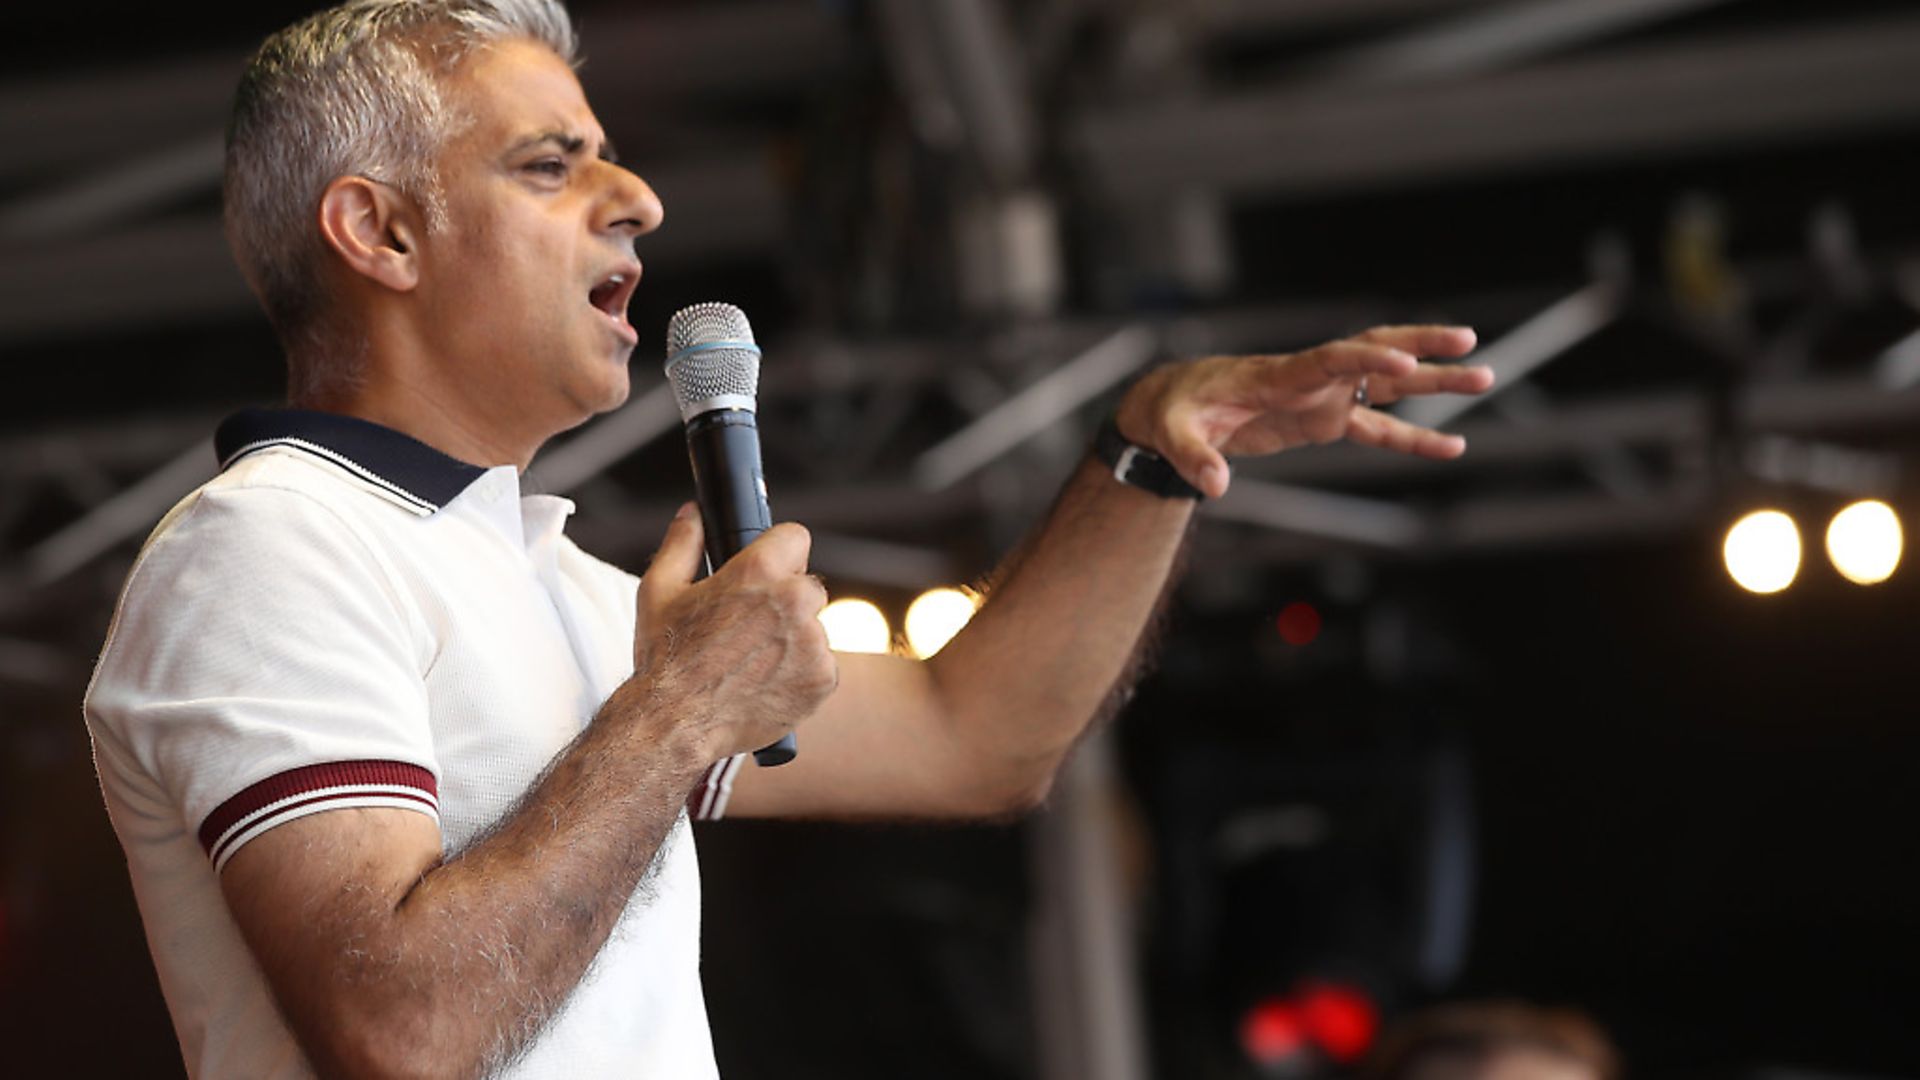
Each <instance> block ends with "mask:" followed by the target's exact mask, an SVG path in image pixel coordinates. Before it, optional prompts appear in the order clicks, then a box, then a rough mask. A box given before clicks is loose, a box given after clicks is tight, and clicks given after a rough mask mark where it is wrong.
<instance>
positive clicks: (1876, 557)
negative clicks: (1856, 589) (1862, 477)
mask: <svg viewBox="0 0 1920 1080" xmlns="http://www.w3.org/2000/svg"><path fill="white" fill-rule="evenodd" d="M1900 548H1901V536H1900V518H1899V517H1898V516H1896V515H1895V514H1894V512H1893V507H1891V506H1888V505H1887V504H1886V503H1883V502H1880V501H1879V500H1877V499H1863V500H1861V501H1860V502H1857V503H1854V504H1853V505H1852V506H1849V507H1847V508H1846V509H1844V510H1842V511H1840V512H1839V513H1837V514H1835V515H1833V521H1832V522H1831V523H1830V524H1828V525H1827V558H1828V559H1830V560H1832V561H1833V568H1834V569H1835V570H1838V571H1840V576H1841V577H1844V578H1846V579H1847V580H1848V581H1851V582H1853V583H1854V584H1855V585H1878V584H1879V583H1880V582H1882V581H1885V580H1887V579H1888V578H1890V577H1892V576H1893V570H1894V567H1896V566H1899V565H1900Z"/></svg>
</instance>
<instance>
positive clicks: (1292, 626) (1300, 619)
mask: <svg viewBox="0 0 1920 1080" xmlns="http://www.w3.org/2000/svg"><path fill="white" fill-rule="evenodd" d="M1273 625H1274V628H1275V629H1277V630H1279V631H1280V640H1282V641H1284V642H1286V643H1287V644H1289V645H1311V644H1313V639H1314V638H1317V637H1319V636H1320V613H1319V612H1318V611H1316V610H1314V607H1313V605H1312V604H1309V603H1307V602H1306V601H1304V600H1295V601H1294V602H1293V603H1291V604H1288V605H1287V606H1286V607H1283V608H1281V609H1280V615H1279V617H1278V618H1276V619H1274V620H1273Z"/></svg>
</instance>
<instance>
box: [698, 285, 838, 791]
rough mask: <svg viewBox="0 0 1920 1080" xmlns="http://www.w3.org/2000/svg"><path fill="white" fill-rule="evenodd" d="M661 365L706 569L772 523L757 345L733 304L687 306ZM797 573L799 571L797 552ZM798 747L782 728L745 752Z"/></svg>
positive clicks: (776, 758) (767, 761)
mask: <svg viewBox="0 0 1920 1080" xmlns="http://www.w3.org/2000/svg"><path fill="white" fill-rule="evenodd" d="M666 368H667V382H668V383H669V384H671V385H672V387H673V394H674V399H675V400H676V401H677V402H678V403H679V406H680V418H681V420H682V421H683V422H684V423H685V424H686V430H687V454H688V456H689V458H691V459H692V463H693V486H694V492H695V497H696V499H697V501H698V502H699V504H700V518H701V522H702V524H703V525H704V526H705V530H706V546H707V569H708V572H709V573H711V572H712V571H714V570H716V569H718V568H719V567H720V566H721V565H722V564H724V563H725V562H726V561H727V560H729V559H731V558H733V557H734V556H735V555H737V554H739V553H740V551H741V550H742V549H744V548H745V547H746V546H747V545H749V544H751V543H753V541H754V539H755V538H757V537H758V536H759V535H760V534H761V533H763V532H765V531H767V530H768V529H769V528H771V527H772V526H773V516H772V513H771V512H770V511H769V510H768V508H767V483H766V479H765V477H764V475H763V474H762V472H761V466H760V430H759V425H758V422H757V419H756V417H755V414H754V409H755V406H756V404H757V403H756V399H755V395H756V393H757V392H758V390H759V386H760V347H759V346H758V345H757V344H755V342H754V340H753V327H752V326H750V325H749V324H748V323H747V317H746V315H745V314H744V313H742V312H741V310H740V309H739V308H737V307H734V306H733V305H732V304H695V305H693V306H691V307H685V308H682V309H680V310H679V311H678V312H676V313H675V314H674V316H673V319H672V321H671V322H669V323H668V324H667V365H666ZM799 572H800V573H802V574H804V572H805V562H804V551H803V553H802V562H801V566H800V569H799ZM798 752H799V750H798V745H797V744H796V743H795V741H794V737H793V735H792V733H791V732H789V733H788V734H787V735H786V736H785V737H783V738H782V739H781V740H780V741H779V742H776V743H774V744H773V745H772V746H768V747H764V748H762V749H760V750H757V751H755V752H754V755H753V758H754V760H755V761H756V762H758V763H759V764H761V765H784V764H785V763H787V762H789V761H792V760H793V758H794V755H795V754H797V753H798Z"/></svg>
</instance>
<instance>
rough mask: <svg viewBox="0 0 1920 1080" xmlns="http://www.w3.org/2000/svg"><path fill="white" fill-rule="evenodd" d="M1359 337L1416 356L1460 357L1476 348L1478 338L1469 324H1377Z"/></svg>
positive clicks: (1450, 358)
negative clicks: (1467, 325)
mask: <svg viewBox="0 0 1920 1080" xmlns="http://www.w3.org/2000/svg"><path fill="white" fill-rule="evenodd" d="M1359 340H1361V341H1366V342H1370V343H1372V344H1374V345H1384V346H1386V347H1387V348H1390V349H1399V350H1400V351H1402V352H1408V353H1412V354H1413V355H1415V356H1438V357H1441V358H1443V359H1448V360H1452V359H1456V358H1458V357H1462V356H1465V355H1467V354H1468V353H1470V352H1472V351H1473V347H1474V345H1475V344H1476V343H1477V342H1478V340H1479V339H1478V338H1477V337H1476V336H1475V335H1474V332H1473V330H1472V329H1471V328H1469V327H1465V326H1376V327H1374V328H1373V329H1371V330H1368V331H1367V332H1366V333H1364V334H1361V335H1359Z"/></svg>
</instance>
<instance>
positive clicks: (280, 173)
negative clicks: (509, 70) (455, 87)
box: [224, 0, 577, 401]
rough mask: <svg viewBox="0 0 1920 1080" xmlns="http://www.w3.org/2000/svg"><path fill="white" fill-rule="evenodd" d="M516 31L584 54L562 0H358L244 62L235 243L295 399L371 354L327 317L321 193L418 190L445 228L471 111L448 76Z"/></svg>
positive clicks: (233, 137) (234, 148) (238, 102)
mask: <svg viewBox="0 0 1920 1080" xmlns="http://www.w3.org/2000/svg"><path fill="white" fill-rule="evenodd" d="M514 38H522V39H530V40H533V41H536V42H539V43H541V44H544V45H546V46H547V47H549V48H551V49H552V50H553V51H554V52H555V53H556V54H557V55H559V56H560V58H561V59H563V60H565V61H567V62H568V63H573V62H575V56H576V52H577V43H576V39H575V37H574V32H573V24H572V21H571V20H570V19H569V18H568V16H567V12H566V9H565V8H563V7H561V6H560V4H559V2H558V0H347V2H345V3H342V4H340V5H339V6H337V7H333V8H329V9H327V10H325V11H322V12H319V13H318V14H315V15H311V16H308V17H307V18H305V19H302V20H301V21H300V22H297V23H295V24H293V25H292V26H289V27H287V28H286V29H284V30H281V31H280V32H279V33H276V34H274V35H273V36H272V37H269V38H268V39H267V40H266V41H265V42H264V43H263V44H262V45H261V46H260V50H259V52H257V53H255V54H254V57H253V60H252V62H251V63H249V64H248V65H247V70H246V72H245V74H243V75H242V76H241V78H240V88H239V91H238V93H237V94H236V95H235V98H234V104H233V116H232V119H231V120H230V121H229V123H228V125H227V156H226V179H225V184H224V188H225V201H226V229H227V242H228V243H229V244H230V245H231V246H232V248H233V253H234V258H235V259H236V260H237V261H238V262H239V264H240V270H241V273H243V274H244V275H246V279H247V284H248V285H249V286H251V287H252V289H253V291H254V294H255V295H256V296H258V297H259V298H260V303H261V305H262V306H263V307H265V308H266V311H267V318H268V319H269V320H270V321H271V322H272V323H273V327H274V330H275V332H276V333H277V334H278V335H279V337H280V341H281V344H282V345H283V346H284V347H285V348H286V351H287V360H288V383H289V385H288V393H289V396H290V397H291V398H293V399H294V400H296V401H297V400H300V399H301V398H303V397H306V396H309V395H312V394H314V393H317V392H320V391H322V390H324V389H327V388H331V387H334V386H337V385H338V384H339V383H340V382H342V381H348V382H351V381H352V380H354V379H356V378H357V377H358V376H359V374H360V373H359V372H358V370H357V367H358V361H359V357H360V354H361V353H363V352H364V345H363V343H357V342H349V341H344V340H340V339H339V336H338V334H337V333H334V332H332V331H331V330H330V329H329V328H328V327H327V326H326V322H327V319H326V299H327V298H326V295H325V288H324V285H323V278H322V272H321V271H322V267H323V265H324V258H325V252H324V250H323V247H322V241H321V238H320V235H319V231H318V230H317V229H316V227H315V224H314V215H315V211H316V208H317V207H318V205H319V201H320V196H321V193H322V192H324V191H325V190H326V187H327V185H328V184H329V183H331V182H333V180H334V179H335V178H337V177H341V176H364V177H367V178H368V179H372V180H377V181H380V182H381V183H384V184H389V185H391V186H393V187H395V188H397V189H399V190H400V191H401V192H403V193H404V194H406V195H407V196H409V197H410V198H412V199H413V200H415V201H416V202H417V203H418V204H419V205H420V207H421V209H422V212H423V213H424V214H425V217H426V227H427V230H428V231H429V232H430V233H431V232H434V231H437V230H439V229H442V228H444V227H445V225H446V207H445V202H444V200H443V198H442V195H441V189H440V182H439V177H438V176H437V175H436V174H435V172H434V163H435V162H436V161H437V160H438V158H439V156H440V152H441V150H442V148H444V147H445V146H446V144H447V142H448V141H449V140H450V139H452V138H453V136H455V135H456V134H458V132H459V131H460V130H461V129H462V127H463V126H464V124H465V123H466V122H467V118H465V117H463V116H461V115H460V114H459V112H458V110H457V109H456V108H455V107H454V106H453V105H451V104H450V103H449V102H448V101H447V98H446V95H445V94H444V93H443V89H444V88H443V86H442V80H443V79H444V78H445V77H446V76H447V75H448V74H450V73H451V72H452V71H453V70H454V69H455V68H456V67H458V66H459V64H460V62H461V61H462V60H464V59H465V58H466V57H467V56H469V55H471V54H472V53H473V52H474V51H475V50H477V49H481V48H485V47H486V46H489V45H492V44H494V43H497V42H500V41H504V40H508V39H514ZM328 354H331V355H328Z"/></svg>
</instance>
